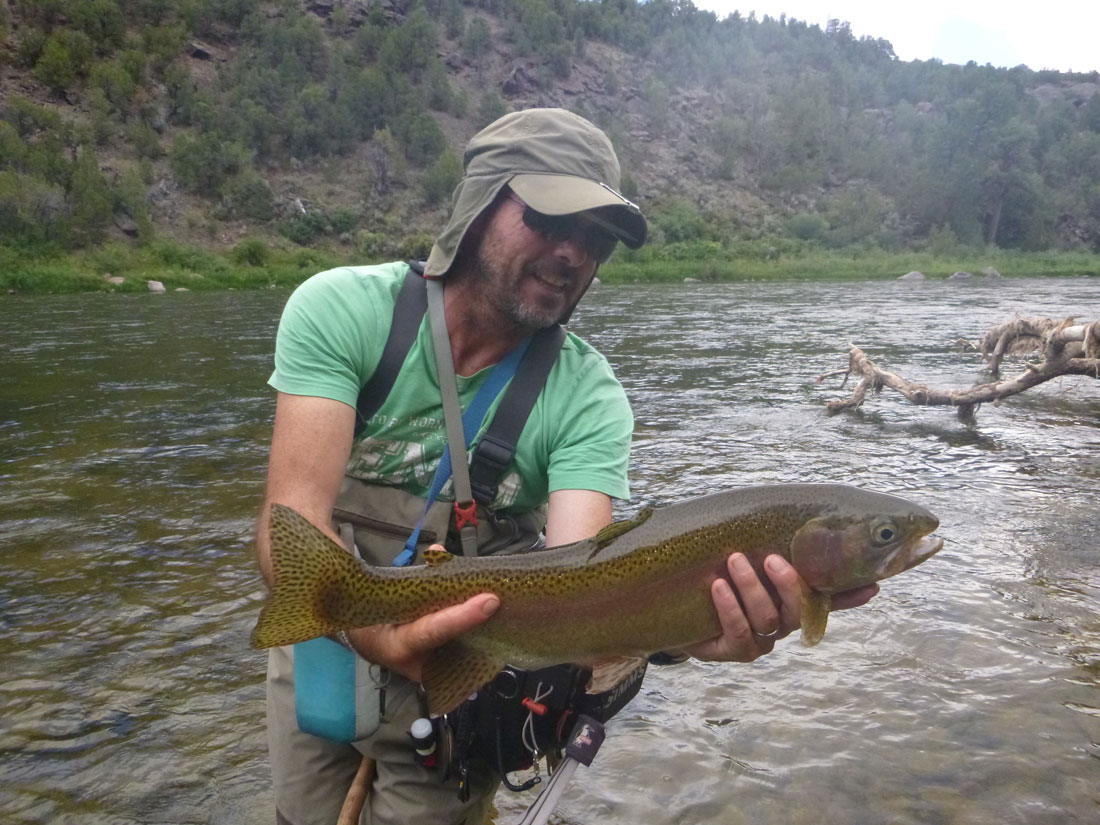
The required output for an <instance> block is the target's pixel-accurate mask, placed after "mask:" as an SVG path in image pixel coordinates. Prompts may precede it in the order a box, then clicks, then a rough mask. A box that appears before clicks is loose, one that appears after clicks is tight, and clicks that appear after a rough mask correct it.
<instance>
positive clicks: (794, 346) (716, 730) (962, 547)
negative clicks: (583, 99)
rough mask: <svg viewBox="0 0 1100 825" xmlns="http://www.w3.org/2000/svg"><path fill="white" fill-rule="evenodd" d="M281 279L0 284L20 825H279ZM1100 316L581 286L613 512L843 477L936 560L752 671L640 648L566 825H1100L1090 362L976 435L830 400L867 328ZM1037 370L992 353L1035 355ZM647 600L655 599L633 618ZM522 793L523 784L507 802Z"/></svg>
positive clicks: (1, 611) (935, 376)
mask: <svg viewBox="0 0 1100 825" xmlns="http://www.w3.org/2000/svg"><path fill="white" fill-rule="evenodd" d="M286 297H287V293H286V292H285V291H282V290H266V291H256V292H223V293H217V294H210V293H169V294H165V295H71V296H56V297H54V296H45V297H29V296H18V295H16V296H5V297H2V298H0V344H2V345H3V352H4V353H5V355H4V356H3V362H2V366H0V657H2V658H0V662H2V663H3V673H2V678H0V822H2V823H5V825H6V823H13V825H14V824H15V823H19V824H20V825H22V824H23V823H59V822H64V823H74V824H75V825H91V824H92V823H96V824H97V825H99V824H100V823H104V824H106V825H134V824H136V823H174V824H180V825H182V823H243V825H253V824H255V825H259V823H270V822H272V821H273V806H272V801H271V791H270V782H269V777H268V770H267V761H266V745H265V738H264V724H263V670H264V662H265V657H264V654H262V653H260V652H257V651H253V650H251V649H250V648H249V647H248V642H247V639H248V632H249V630H250V628H251V625H252V623H253V622H254V620H255V616H256V613H257V610H258V608H259V603H260V599H261V596H262V589H261V586H260V582H259V578H258V575H257V573H256V571H255V569H254V566H253V562H252V558H251V550H250V547H249V540H250V532H251V520H252V517H253V515H254V513H255V510H256V508H257V507H258V505H259V502H260V496H261V493H262V485H263V475H264V468H265V461H266V450H267V441H268V438H269V436H270V427H271V419H272V413H273V392H272V391H271V390H270V389H269V388H268V387H267V386H266V384H265V381H266V379H267V377H268V375H269V373H270V368H271V352H272V346H273V340H274V332H275V327H276V323H277V319H278V315H279V312H280V310H281V308H282V305H283V303H284V302H285V300H286ZM1017 314H1021V315H1044V316H1049V317H1055V318H1062V317H1066V316H1077V317H1078V319H1079V320H1082V321H1084V320H1096V319H1097V317H1098V315H1100V280H1098V279H1096V278H1091V279H1089V278H1072V279H1044V280H1033V279H1003V280H990V279H981V280H977V281H975V282H969V283H962V282H954V281H946V282H945V281H928V282H918V283H912V282H886V283H884V282H867V283H843V284H839V283H833V284H827V283H826V284H823V283H786V284H764V283H745V284H717V285H716V284H690V285H689V284H685V285H670V286H640V285H639V286H609V285H601V286H599V287H597V288H595V289H594V290H593V291H592V292H591V293H590V294H589V295H588V296H587V297H586V299H585V301H584V302H583V303H582V305H581V308H580V309H579V310H578V312H577V313H576V315H575V318H574V322H573V324H572V329H573V330H574V331H575V332H577V333H579V334H580V335H582V336H583V337H585V338H587V339H588V340H590V341H591V342H593V343H594V344H595V345H596V346H597V347H598V348H599V349H600V350H601V351H603V352H604V353H605V354H606V355H607V357H608V359H609V360H610V361H611V363H612V365H613V366H614V367H615V370H616V372H617V374H618V375H619V377H620V379H621V380H622V382H623V384H624V386H625V387H626V390H627V393H628V395H629V397H630V400H631V403H632V405H633V407H634V411H635V416H636V426H635V435H634V445H633V455H632V470H631V484H632V490H633V496H632V499H631V501H629V502H620V503H618V504H617V507H616V513H617V516H619V517H623V516H628V515H630V514H632V513H633V512H635V511H636V510H637V509H638V508H639V507H641V506H643V505H648V504H656V505H660V504H666V503H670V502H674V501H678V500H681V499H684V498H687V497H691V496H695V495H701V494H704V493H708V492H713V491H715V490H718V489H723V488H727V487H733V486H738V485H743V484H762V483H771V482H791V481H840V482H846V483H852V484H858V485H862V486H866V487H869V488H872V489H877V490H881V491H884V492H893V493H898V494H901V495H904V496H906V497H909V498H912V499H914V500H915V501H917V502H919V503H921V504H923V505H924V506H926V507H928V508H929V509H931V510H932V511H933V512H934V513H936V514H937V515H938V516H939V518H940V520H941V526H940V529H939V530H938V531H937V532H938V535H940V536H941V537H942V538H943V539H944V541H945V547H944V549H943V551H941V553H940V554H939V555H937V556H936V557H934V558H933V559H931V560H930V561H928V562H927V563H926V564H924V565H923V566H921V567H919V568H916V569H915V570H912V571H909V572H907V573H905V574H904V575H902V576H899V577H898V578H895V579H891V580H889V581H887V582H884V583H883V587H882V593H881V594H880V595H879V596H878V597H877V598H875V599H874V600H873V601H872V602H871V603H870V604H869V605H867V606H866V607H863V608H860V609H857V610H853V611H847V612H844V613H837V614H833V616H832V617H831V618H830V625H829V631H828V633H827V634H826V637H825V640H824V641H823V642H822V643H821V644H820V645H819V646H817V647H814V648H805V647H802V646H801V645H800V644H799V643H798V641H797V637H796V636H792V637H790V638H789V639H787V640H784V641H783V642H781V643H780V644H779V645H778V646H777V648H776V651H775V652H774V653H773V654H772V655H770V656H766V657H764V658H763V659H761V660H759V661H758V662H756V663H753V664H749V665H746V664H713V663H697V662H688V663H685V664H683V665H678V666H674V667H668V668H660V669H657V668H654V669H651V672H650V675H649V676H648V677H647V679H646V682H645V684H644V686H643V688H642V691H641V693H640V694H639V695H638V697H637V698H636V699H635V700H634V702H633V703H632V704H631V705H630V706H628V707H627V708H626V710H625V711H623V713H622V714H620V715H619V716H618V717H617V718H616V719H615V720H614V721H613V722H612V723H611V724H610V725H609V726H608V737H607V742H606V744H605V745H604V747H603V750H602V751H601V753H600V755H599V757H598V758H597V760H596V762H595V763H594V764H593V766H592V767H591V768H587V769H586V768H581V769H579V770H578V772H577V774H576V775H575V778H574V780H573V783H572V785H571V786H570V788H569V790H568V791H567V792H566V795H565V798H564V801H563V803H562V806H561V807H560V808H559V810H558V813H557V815H556V819H555V820H554V821H555V822H557V823H559V825H596V823H599V825H637V823H647V825H666V823H667V825H673V823H675V824H676V825H692V824H693V823H723V825H739V824H740V823H753V825H770V824H771V823H774V824H775V825H799V823H814V824H815V825H841V824H842V823H881V822H890V823H922V825H923V824H926V823H989V824H990V825H993V823H997V825H1003V824H1004V823H1020V825H1023V824H1024V823H1027V824H1028V825H1034V824H1035V823H1052V824H1053V823H1067V822H1094V821H1097V819H1098V818H1100V517H1098V515H1097V501H1098V500H1100V499H1098V496H1097V488H1098V486H1100V382H1097V381H1095V380H1092V379H1088V378H1064V379H1059V380H1056V381H1054V382H1051V383H1049V384H1046V385H1043V386H1041V387H1038V388H1036V389H1033V390H1031V391H1029V392H1027V393H1025V394H1023V395H1020V396H1016V397H1014V398H1011V399H1008V400H1006V401H1004V402H1002V403H1001V404H999V405H996V406H994V405H987V406H984V407H982V408H981V409H980V410H979V411H978V414H977V421H976V423H975V424H972V425H965V424H963V423H960V422H959V421H958V420H956V418H955V417H954V415H953V413H952V412H951V411H949V410H947V409H945V408H917V407H914V406H911V405H909V404H908V403H907V402H905V401H904V399H902V398H901V397H900V396H899V395H897V394H896V393H892V392H891V391H890V390H886V391H884V392H883V393H882V394H881V395H879V396H875V397H872V398H870V399H868V401H867V403H866V404H865V406H864V407H863V408H862V409H861V410H859V411H857V412H854V413H852V412H850V413H842V414H840V415H837V416H833V417H828V416H826V415H825V412H824V404H825V402H826V401H828V400H830V399H832V398H837V397H842V396H844V395H846V394H847V393H848V392H849V391H850V390H851V387H850V386H849V387H847V388H845V389H844V390H841V389H840V387H839V381H840V379H839V378H834V379H827V380H826V381H824V382H823V383H821V384H818V383H817V382H816V381H815V379H816V377H817V376H818V375H819V374H821V373H824V372H828V371H830V370H835V369H839V368H842V367H844V366H845V365H846V363H847V350H848V345H849V343H856V344H858V345H860V346H861V347H863V348H864V349H865V351H866V352H867V353H868V355H870V356H871V357H872V358H873V359H875V360H876V361H877V362H879V363H880V364H881V365H882V366H885V367H887V368H888V369H891V370H893V371H895V372H898V373H900V374H902V375H904V376H906V377H908V378H912V379H915V380H919V381H922V382H924V383H927V384H929V385H932V386H938V387H962V386H968V385H970V384H972V383H974V382H976V381H979V380H985V379H984V377H983V374H982V373H981V362H980V359H979V358H978V356H977V355H976V354H974V353H965V352H959V351H958V350H956V348H955V347H954V345H953V343H954V341H955V340H956V339H958V338H968V339H971V340H974V339H976V338H978V337H980V336H981V335H982V334H983V333H984V332H985V330H986V329H987V328H988V327H990V326H992V325H993V324H996V323H999V322H1001V321H1005V320H1009V319H1011V318H1013V317H1014V316H1015V315H1017ZM1022 368H1023V364H1022V361H1021V360H1019V359H1015V360H1009V361H1008V362H1006V364H1005V365H1004V367H1003V368H1002V371H1003V372H1004V373H1005V374H1006V375H1007V374H1013V373H1014V372H1015V371H1017V370H1019V369H1022ZM640 609H644V608H640ZM527 801H529V798H528V797H516V796H514V795H511V794H504V793H502V794H501V795H500V796H498V800H497V804H498V807H499V808H500V810H501V815H500V818H499V820H498V821H499V822H500V823H502V825H504V824H505V823H508V822H511V821H514V820H515V819H516V818H517V817H518V815H519V812H520V811H521V810H522V808H523V807H524V805H525V804H526V802H527Z"/></svg>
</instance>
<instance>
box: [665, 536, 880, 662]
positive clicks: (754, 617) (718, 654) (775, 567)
mask: <svg viewBox="0 0 1100 825" xmlns="http://www.w3.org/2000/svg"><path fill="white" fill-rule="evenodd" d="M727 569H728V571H729V581H727V580H726V579H724V578H720V579H716V580H715V582H714V584H712V585H711V589H710V592H711V598H713V599H714V606H715V608H716V609H717V611H718V618H719V620H720V622H721V624H722V633H721V635H719V636H716V637H714V638H713V639H708V640H707V641H705V642H699V643H698V644H694V645H691V646H689V647H686V648H684V650H683V652H684V653H687V654H688V655H690V656H693V657H695V658H696V659H706V660H710V661H727V662H751V661H753V660H755V659H758V658H760V657H761V656H763V655H764V654H766V653H770V652H771V651H772V648H774V647H775V643H776V642H777V641H779V640H780V639H782V638H784V637H786V636H788V635H790V634H791V633H792V632H794V631H795V630H797V629H798V628H799V626H800V622H801V618H802V588H803V586H804V585H803V582H802V578H801V577H800V576H799V575H798V572H797V571H796V570H795V569H794V567H793V566H792V565H791V563H790V562H788V561H787V560H786V559H784V558H783V557H782V556H777V555H772V556H768V557H767V558H766V559H765V560H764V571H765V573H766V575H767V576H768V579H769V580H770V581H771V584H772V585H773V587H774V588H775V594H776V595H775V596H774V597H773V596H772V594H771V593H770V592H769V591H768V589H767V588H766V587H765V586H764V583H763V582H762V581H761V579H760V577H759V576H757V574H756V571H755V570H754V569H753V567H752V565H751V564H749V562H748V559H746V558H745V556H744V555H743V554H741V553H734V554H732V555H731V556H730V557H729V560H728V561H727ZM731 582H732V586H731ZM876 593H878V585H877V584H871V585H867V586H866V587H859V588H856V589H854V590H849V591H846V592H844V593H838V594H837V595H836V596H834V597H833V603H832V609H833V610H846V609H848V608H851V607H858V606H860V605H862V604H866V603H867V602H868V601H869V600H870V599H871V598H872V597H873V596H874V595H875V594H876Z"/></svg>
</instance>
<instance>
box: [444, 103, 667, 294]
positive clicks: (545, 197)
mask: <svg viewBox="0 0 1100 825" xmlns="http://www.w3.org/2000/svg"><path fill="white" fill-rule="evenodd" d="M463 166H464V169H465V174H464V175H463V177H462V180H461V181H460V182H459V184H458V187H457V188H456V189H455V192H454V198H453V200H454V211H453V212H452V213H451V219H450V221H449V222H448V223H447V226H446V227H445V228H444V230H443V232H442V234H440V236H439V238H437V239H436V242H435V245H434V246H433V247H432V251H431V254H430V255H429V256H428V262H427V264H426V266H425V268H424V274H425V275H427V276H428V277H440V276H442V275H445V274H446V273H447V271H448V270H449V269H450V268H451V265H452V264H453V263H454V259H455V255H456V254H457V253H458V249H459V246H460V245H461V243H462V238H463V237H464V236H465V234H466V230H467V229H469V228H470V224H471V223H472V222H473V220H474V218H476V217H477V216H478V215H480V214H481V213H482V212H483V211H485V209H486V208H487V207H488V206H489V205H490V204H491V203H492V202H493V201H494V200H495V199H496V197H497V194H498V193H499V192H500V190H501V189H503V188H504V187H505V186H508V187H510V188H511V189H512V190H513V191H514V192H515V193H516V194H517V195H518V196H519V197H520V198H521V199H523V201H524V202H525V203H527V204H528V205H529V206H530V207H532V208H533V209H535V210H537V211H539V212H542V213H544V214H547V215H568V214H572V213H574V212H584V211H588V210H596V211H594V212H593V213H592V214H593V217H595V218H596V219H597V220H598V222H599V223H600V224H601V225H603V226H604V227H605V228H606V229H607V230H608V231H609V232H611V233H612V234H613V235H615V237H617V238H618V239H619V240H620V241H622V242H623V243H624V244H626V245H627V246H628V247H630V248H631V249H637V248H638V247H639V246H641V245H642V244H643V243H645V239H646V232H647V226H646V220H645V218H644V217H643V216H642V212H641V210H640V209H639V208H638V207H637V206H636V205H635V204H633V203H631V202H630V201H629V200H627V199H626V198H625V197H623V196H622V194H620V192H619V191H618V190H619V186H620V172H619V159H618V158H617V157H615V150H614V148H612V146H611V141H610V140H608V138H607V135H605V134H604V133H603V132H602V131H600V130H599V129H598V128H596V127H595V126H594V125H592V124H591V123H589V122H588V121H587V120H585V119H584V118H583V117H580V116H579V115H575V114H573V113H572V112H567V111H566V110H565V109H525V110H523V111H521V112H512V113H511V114H508V115H505V116H504V117H502V118H500V119H499V120H496V121H494V122H493V123H491V124H489V125H488V126H486V127H485V128H484V129H482V130H481V131H480V132H478V133H477V134H476V135H474V137H473V138H471V140H470V142H469V144H468V145H467V146H466V154H465V156H464V158H463Z"/></svg>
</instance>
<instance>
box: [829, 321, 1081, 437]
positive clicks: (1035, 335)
mask: <svg viewBox="0 0 1100 825" xmlns="http://www.w3.org/2000/svg"><path fill="white" fill-rule="evenodd" d="M963 343H965V344H966V345H967V346H968V347H970V348H972V349H977V350H978V351H980V352H981V354H982V357H983V358H985V359H986V361H987V362H988V367H987V368H988V370H989V371H990V372H991V373H992V374H993V376H994V377H995V378H996V377H997V376H998V370H999V368H1000V364H1001V360H1002V359H1003V358H1004V357H1005V356H1006V355H1016V354H1021V353H1030V352H1034V351H1035V350H1038V351H1039V353H1040V355H1041V356H1042V360H1041V361H1039V362H1038V363H1035V364H1027V365H1026V367H1027V369H1025V370H1024V371H1023V372H1022V373H1020V374H1019V375H1016V376H1014V377H1012V378H1006V379H1003V380H994V381H991V382H988V383H985V384H977V385H975V386H973V387H967V388H965V389H956V390H941V389H934V388H931V387H927V386H925V385H923V384H918V383H916V382H915V381H909V380H908V379H906V378H903V377H902V376H900V375H898V374H897V373H893V372H890V371H889V370H884V369H882V367H879V366H878V365H877V364H875V363H874V362H873V361H872V360H871V359H870V358H868V357H867V354H866V353H865V352H864V351H863V350H861V349H860V348H859V347H857V346H855V345H852V348H851V350H850V351H849V353H848V369H846V370H834V371H833V372H829V373H825V374H823V375H819V376H818V378H817V382H818V383H819V384H820V383H821V382H822V381H823V380H824V379H826V378H829V377H831V376H834V375H844V381H843V382H842V383H841V388H843V387H844V385H845V384H847V383H848V378H849V377H850V376H852V375H856V376H859V379H860V381H859V385H858V386H857V387H856V389H855V391H854V392H853V393H852V395H851V397H849V398H846V399H836V400H834V401H830V402H829V403H828V404H827V405H826V410H827V411H828V412H829V414H830V415H831V414H833V413H837V412H840V411H841V410H846V409H854V408H856V407H859V406H860V405H861V404H863V402H864V400H865V399H866V397H867V393H868V392H874V393H879V392H881V391H882V388H883V387H890V388H891V389H894V390H897V391H898V392H900V393H901V394H902V395H904V396H905V397H906V398H908V399H909V401H910V402H912V403H913V404H917V405H920V406H952V407H955V410H956V413H957V414H958V417H959V420H961V421H973V420H974V413H975V412H977V410H978V407H980V406H981V405H982V404H984V403H986V402H988V401H1000V400H1001V399H1002V398H1008V397H1009V396H1011V395H1016V394H1018V393H1021V392H1023V391H1024V390H1027V389H1030V388H1031V387H1034V386H1036V385H1038V384H1042V383H1044V382H1045V381H1049V380H1050V379H1052V378H1057V377H1059V376H1062V375H1083V376H1088V377H1090V378H1097V379H1100V321H1094V322H1092V323H1089V324H1075V323H1074V319H1072V318H1067V319H1065V320H1064V321H1052V320H1050V319H1049V318H1017V319H1015V320H1013V321H1008V322H1006V323H1003V324H998V325H997V326H996V327H994V328H993V329H991V330H989V332H987V333H986V334H985V335H984V336H983V337H982V339H981V341H979V342H978V343H977V344H976V345H974V344H970V343H969V342H963Z"/></svg>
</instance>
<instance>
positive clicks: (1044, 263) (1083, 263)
mask: <svg viewBox="0 0 1100 825" xmlns="http://www.w3.org/2000/svg"><path fill="white" fill-rule="evenodd" d="M640 252H646V250H644V249H643V250H640ZM989 267H992V268H993V269H995V270H997V272H999V273H1000V274H1001V275H1004V276H1007V277H1024V276H1072V275H1100V255H1094V254H1089V253H1084V252H1063V251H1046V252H1018V251H1014V250H1013V251H1006V250H999V249H992V250H976V249H956V250H951V251H945V252H937V253H932V252H885V251H883V250H821V249H804V250H799V251H796V252H787V253H781V254H775V255H767V254H765V255H752V256H749V255H744V256H738V255H737V254H736V253H735V251H731V250H726V249H722V248H719V249H716V250H714V254H712V255H710V256H709V257H706V258H700V259H695V260H688V259H683V258H681V259H671V260H670V259H663V258H662V257H661V251H660V249H659V248H658V249H655V250H653V251H652V252H650V253H649V254H647V255H641V254H638V253H630V254H626V255H617V256H616V257H615V258H613V259H612V260H611V261H609V262H608V263H607V264H606V265H605V266H604V267H603V268H601V270H600V278H601V280H603V281H604V282H605V283H634V282H639V283H659V282H676V281H682V280H683V279H684V278H696V279H698V280H700V281H771V280H815V281H849V280H855V281H865V280H879V279H881V280H889V279H894V278H898V277H900V276H901V275H904V274H905V273H907V272H911V271H914V270H915V271H918V272H921V273H923V274H924V275H925V276H926V277H928V278H948V277H950V276H951V275H952V274H954V273H955V272H959V271H963V272H970V273H972V274H974V275H979V274H980V273H981V272H982V271H983V270H985V269H987V268H989Z"/></svg>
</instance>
